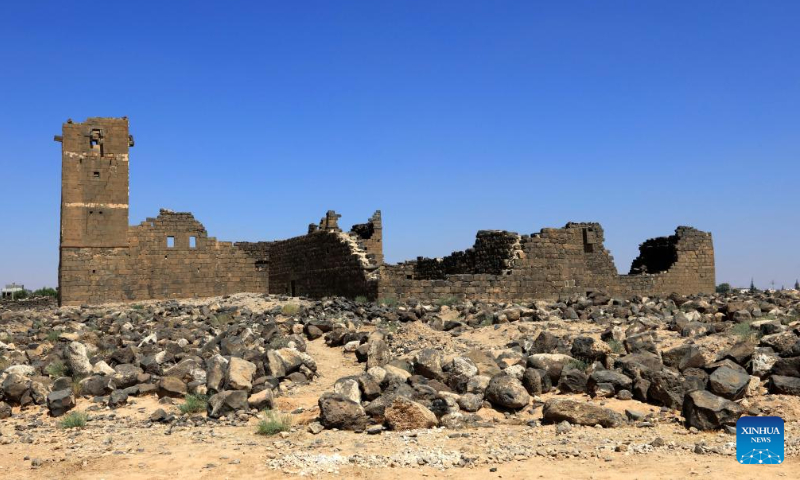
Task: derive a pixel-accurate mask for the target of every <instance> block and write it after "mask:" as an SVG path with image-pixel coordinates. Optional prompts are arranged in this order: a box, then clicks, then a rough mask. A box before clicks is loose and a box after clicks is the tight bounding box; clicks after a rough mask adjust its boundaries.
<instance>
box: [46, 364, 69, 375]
mask: <svg viewBox="0 0 800 480" xmlns="http://www.w3.org/2000/svg"><path fill="white" fill-rule="evenodd" d="M68 370H69V369H68V368H67V366H66V365H64V362H62V361H61V360H56V361H54V362H50V365H48V366H47V368H45V369H44V371H45V373H47V374H48V375H49V376H50V378H61V377H66V376H67V371H68Z"/></svg>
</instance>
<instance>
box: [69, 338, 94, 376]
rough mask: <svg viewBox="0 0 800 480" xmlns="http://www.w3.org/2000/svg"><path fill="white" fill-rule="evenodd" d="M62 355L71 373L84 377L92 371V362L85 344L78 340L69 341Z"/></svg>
mask: <svg viewBox="0 0 800 480" xmlns="http://www.w3.org/2000/svg"><path fill="white" fill-rule="evenodd" d="M64 356H65V357H66V359H67V366H69V369H70V371H71V372H72V374H73V375H75V376H81V377H85V376H86V375H90V374H91V373H92V363H91V362H90V361H89V352H88V350H87V349H86V345H84V344H82V343H80V342H70V343H69V344H68V345H67V348H65V351H64Z"/></svg>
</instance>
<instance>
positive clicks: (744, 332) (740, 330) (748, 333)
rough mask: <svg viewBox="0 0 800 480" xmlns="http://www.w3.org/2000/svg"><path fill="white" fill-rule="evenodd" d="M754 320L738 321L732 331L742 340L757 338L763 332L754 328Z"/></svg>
mask: <svg viewBox="0 0 800 480" xmlns="http://www.w3.org/2000/svg"><path fill="white" fill-rule="evenodd" d="M752 323H753V322H752V321H748V322H742V323H737V324H736V325H734V326H733V327H731V333H733V334H734V335H736V336H737V337H739V338H741V339H742V340H757V339H758V338H759V337H760V336H761V333H760V332H759V331H756V330H753V327H752V325H751V324H752Z"/></svg>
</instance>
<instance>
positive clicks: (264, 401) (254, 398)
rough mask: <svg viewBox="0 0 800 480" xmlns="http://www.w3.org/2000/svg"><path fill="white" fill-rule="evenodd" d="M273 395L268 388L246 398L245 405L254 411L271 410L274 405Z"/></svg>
mask: <svg viewBox="0 0 800 480" xmlns="http://www.w3.org/2000/svg"><path fill="white" fill-rule="evenodd" d="M274 403H275V400H274V395H273V393H272V390H270V389H269V388H267V389H265V390H261V391H260V392H258V393H254V394H252V395H250V396H249V397H247V405H248V406H249V407H250V408H255V409H256V410H264V409H270V410H271V409H272V408H273V407H274V406H275V405H274Z"/></svg>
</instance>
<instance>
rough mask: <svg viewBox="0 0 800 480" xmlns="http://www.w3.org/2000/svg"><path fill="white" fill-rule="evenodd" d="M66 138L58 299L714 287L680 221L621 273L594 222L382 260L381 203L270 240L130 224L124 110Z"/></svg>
mask: <svg viewBox="0 0 800 480" xmlns="http://www.w3.org/2000/svg"><path fill="white" fill-rule="evenodd" d="M56 140H57V141H60V142H61V143H62V180H61V188H62V193H61V241H60V251H59V271H58V281H59V287H60V288H59V294H60V301H61V303H62V304H64V305H77V304H82V303H105V302H126V301H137V300H147V299H162V298H186V297H202V296H213V295H225V294H230V293H236V292H262V293H263V292H268V293H275V294H288V295H292V296H308V297H324V296H334V295H337V296H346V297H351V298H352V297H356V296H359V295H363V296H365V297H367V298H377V297H383V298H389V297H393V298H398V299H407V298H417V299H423V300H432V299H437V298H442V297H450V296H455V297H461V298H473V299H483V300H506V301H510V300H529V299H535V298H554V297H558V296H559V295H561V294H572V293H586V292H589V291H594V290H602V291H605V292H609V293H611V294H616V295H622V296H629V295H654V294H670V293H673V292H677V293H682V294H691V293H699V292H713V291H714V250H713V245H712V241H711V234H710V233H705V232H701V231H698V230H695V229H693V228H690V227H679V228H678V229H677V230H676V231H675V235H672V236H670V237H663V238H656V239H652V240H648V241H646V242H645V243H643V244H642V245H641V246H640V256H639V257H638V258H637V259H636V260H634V262H633V265H632V267H631V272H630V274H628V275H619V274H618V273H617V269H616V267H615V266H614V262H613V259H612V257H611V255H610V254H609V252H608V251H607V250H606V249H605V248H604V247H603V229H602V228H601V227H600V225H599V224H596V223H568V224H567V225H566V226H565V227H564V228H560V229H556V228H547V229H543V230H542V231H541V232H539V233H536V234H533V235H519V234H516V233H511V232H505V231H480V232H478V235H477V239H476V241H475V245H474V246H473V248H471V249H468V250H466V251H463V252H455V253H453V254H452V255H450V256H447V257H444V258H439V259H426V258H418V259H417V260H416V261H411V262H405V263H400V264H397V265H388V264H385V263H384V259H383V224H382V220H381V214H380V211H377V212H375V214H374V215H373V216H372V217H371V218H370V219H369V220H368V221H367V222H366V223H364V224H359V225H354V226H353V227H352V228H351V230H350V231H349V232H344V231H342V229H341V228H340V227H339V225H338V220H339V217H340V216H339V215H338V214H336V213H335V212H333V211H329V212H327V214H326V215H325V217H324V218H322V219H321V221H320V222H319V224H311V225H309V227H308V232H307V233H306V234H305V235H302V236H298V237H295V238H290V239H288V240H278V241H268V242H235V243H233V242H223V241H219V240H217V239H216V238H214V237H209V236H208V232H206V229H205V228H204V227H203V225H202V224H201V223H200V222H198V221H197V220H195V218H194V217H193V216H192V214H191V213H177V212H172V211H169V210H161V211H160V212H159V215H158V217H156V218H147V219H146V220H145V221H144V222H141V223H140V224H138V225H133V226H130V225H129V224H128V179H129V175H128V165H129V156H128V154H129V150H130V148H131V147H133V145H134V142H133V137H132V136H131V135H130V134H129V132H128V120H127V118H89V119H87V120H86V121H85V122H83V123H74V122H72V121H67V123H65V124H64V125H63V133H62V135H60V136H57V137H56Z"/></svg>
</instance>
